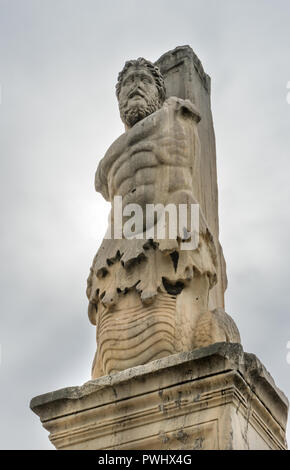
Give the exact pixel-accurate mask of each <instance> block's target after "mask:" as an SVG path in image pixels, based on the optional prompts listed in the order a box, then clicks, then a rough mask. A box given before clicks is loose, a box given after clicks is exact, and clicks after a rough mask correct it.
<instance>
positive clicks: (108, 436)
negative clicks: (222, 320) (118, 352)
mask: <svg viewBox="0 0 290 470" xmlns="http://www.w3.org/2000/svg"><path fill="white" fill-rule="evenodd" d="M30 406H31V409H32V410H33V411H34V412H35V413H36V414H37V415H38V416H39V417H40V419H41V421H42V424H43V426H44V428H45V429H46V430H48V431H49V432H50V436H49V437H50V440H51V442H52V443H53V445H54V446H55V447H56V448H57V449H84V450H92V449H93V450H96V449H106V450H108V449H120V450H121V449H139V450H142V449H146V450H148V449H154V450H156V449H161V450H166V449H170V450H171V449H173V450H179V449H187V450H189V449H286V448H287V443H286V438H285V431H286V422H287V413H288V400H287V398H286V397H285V396H284V394H283V393H282V392H281V391H280V390H279V389H278V388H277V387H276V385H275V383H274V381H273V379H272V377H271V376H270V374H269V373H268V372H267V370H266V369H265V367H264V366H263V365H262V364H261V362H260V361H259V360H258V359H257V357H256V356H254V355H253V354H248V353H244V352H243V349H242V346H241V345H239V344H230V343H216V344H214V345H212V346H209V347H206V348H202V349H198V350H195V351H192V352H189V353H180V354H176V355H173V356H169V357H166V358H163V359H160V360H157V361H154V362H151V363H149V364H146V365H144V366H138V367H134V368H132V369H127V370H125V371H123V372H120V373H117V374H112V375H109V376H104V377H100V378H99V379H96V380H92V381H89V382H87V383H85V384H84V385H82V386H81V387H68V388H64V389H61V390H57V391H54V392H51V393H47V394H45V395H40V396H38V397H35V398H33V399H32V401H31V405H30Z"/></svg>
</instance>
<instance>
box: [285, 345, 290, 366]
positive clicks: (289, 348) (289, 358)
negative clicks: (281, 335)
mask: <svg viewBox="0 0 290 470" xmlns="http://www.w3.org/2000/svg"><path fill="white" fill-rule="evenodd" d="M286 348H287V349H288V352H287V355H286V361H287V364H290V341H288V343H287V346H286Z"/></svg>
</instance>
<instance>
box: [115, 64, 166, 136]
mask: <svg viewBox="0 0 290 470" xmlns="http://www.w3.org/2000/svg"><path fill="white" fill-rule="evenodd" d="M116 95H117V98H118V101H119V109H120V116H121V119H122V121H123V122H124V124H125V126H126V128H130V127H132V126H134V124H136V122H138V121H140V120H141V119H144V118H145V117H146V116H149V115H150V114H152V113H154V112H155V111H157V109H159V108H161V106H162V104H163V102H164V100H165V85H164V79H163V77H162V75H161V73H160V70H159V68H158V67H157V66H156V65H154V64H152V62H150V61H149V60H146V59H143V58H141V57H140V58H139V59H137V60H130V61H128V62H126V64H125V66H124V68H123V70H122V71H121V72H120V73H119V76H118V82H117V85H116Z"/></svg>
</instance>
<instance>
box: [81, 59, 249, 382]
mask: <svg viewBox="0 0 290 470" xmlns="http://www.w3.org/2000/svg"><path fill="white" fill-rule="evenodd" d="M116 95H117V98H118V103H119V110H120V116H121V119H122V121H123V123H124V125H125V132H124V133H123V134H122V135H121V136H120V137H119V138H118V139H117V140H116V141H115V142H113V144H112V145H111V146H110V148H109V149H108V151H107V152H106V154H105V156H104V158H103V159H102V160H101V161H100V163H99V166H98V168H97V172H96V177H95V188H96V191H98V192H99V193H101V194H102V195H103V197H104V198H105V199H106V200H107V201H110V202H111V204H112V210H111V213H110V217H109V228H108V233H107V235H108V236H107V235H106V237H105V238H104V240H103V242H102V244H101V246H100V248H99V250H98V252H97V254H96V256H95V258H94V260H93V263H92V267H91V270H90V275H89V278H88V285H87V296H88V299H89V309H88V311H89V319H90V321H91V322H92V323H93V324H94V325H96V336H97V352H96V355H95V358H94V362H93V366H92V378H97V377H100V376H103V375H107V374H111V373H114V372H118V371H121V370H124V369H128V368H130V367H134V366H137V365H140V364H146V363H148V362H150V361H153V360H155V359H158V358H162V357H165V356H169V355H172V354H175V353H178V352H183V351H191V350H194V349H196V348H200V347H202V346H207V345H210V344H213V343H216V342H220V341H227V342H235V343H237V342H240V336H239V332H238V330H237V327H236V325H235V323H234V321H233V320H232V318H231V317H230V316H229V315H227V314H226V313H225V311H224V309H223V304H222V301H220V303H219V302H218V301H216V303H215V301H210V295H211V294H210V292H211V290H213V289H215V290H216V291H217V285H218V286H220V285H221V282H222V279H221V277H222V274H221V273H222V270H223V271H224V272H225V267H224V264H223V263H222V262H221V259H223V257H222V258H221V256H222V255H221V248H220V245H219V243H218V239H217V235H216V233H215V231H214V230H213V229H212V226H211V225H210V223H209V222H208V218H207V215H206V210H207V212H209V209H208V206H209V204H211V202H209V203H208V204H204V207H205V209H206V210H205V211H204V210H203V207H202V201H204V200H205V199H204V196H203V194H206V192H207V191H208V190H209V188H207V185H206V184H204V181H203V180H204V177H203V174H204V170H202V168H203V166H202V165H204V163H203V160H202V159H203V155H202V148H201V141H200V137H199V123H200V121H202V119H203V114H202V110H200V109H198V107H197V105H196V104H195V103H193V102H192V101H191V100H190V99H183V98H181V97H180V96H168V93H167V90H166V85H165V80H164V77H163V75H162V73H161V71H160V68H159V66H158V65H156V64H153V63H152V62H150V61H148V60H145V59H144V58H139V59H137V60H130V61H128V62H126V64H125V66H124V68H123V70H122V71H121V72H120V74H119V76H118V82H117V85H116ZM202 172H203V173H202ZM205 197H207V196H205ZM116 202H117V203H118V204H119V205H117V204H116ZM156 205H159V207H161V208H165V210H163V212H162V210H161V212H158V210H156V211H154V207H155V208H156ZM136 206H138V208H140V211H141V212H140V213H141V215H140V214H136V213H135V214H134V207H136ZM192 207H195V208H196V207H198V216H197V217H195V221H196V224H195V226H193V225H192V222H193V212H192V211H191V210H190V208H192ZM148 208H151V209H152V208H153V215H152V213H151V217H150V220H149V217H148V214H147V212H146V210H147V209H148ZM184 208H186V212H185V213H184V212H183V214H181V209H182V210H183V209H184ZM167 209H168V210H167ZM138 210H139V209H138ZM170 210H171V215H172V214H173V219H174V217H175V219H176V220H175V224H176V226H175V229H176V227H178V230H175V231H173V233H174V235H173V236H172V233H171V232H172V230H171V228H172V227H171V225H172V224H173V223H174V222H173V219H172V218H171V216H170ZM172 211H173V212H172ZM120 214H121V215H120ZM132 214H133V215H135V218H134V217H133V219H132ZM195 214H196V212H195ZM137 215H138V217H137ZM185 215H186V217H185ZM162 217H163V218H162ZM160 221H162V224H163V225H162V224H161V225H162V228H163V231H160V230H159V228H160V227H159V226H158V224H159V225H160ZM133 222H134V223H133ZM157 227H158V229H157ZM125 228H126V230H125ZM128 233H129V235H130V236H128ZM160 234H161V235H162V236H161V235H160ZM224 278H225V275H224V277H223V279H224ZM218 283H219V284H218ZM224 284H225V282H224ZM221 289H222V288H220V289H219V290H220V292H222V294H221V295H220V297H222V296H223V292H224V288H223V290H221ZM216 298H217V297H216Z"/></svg>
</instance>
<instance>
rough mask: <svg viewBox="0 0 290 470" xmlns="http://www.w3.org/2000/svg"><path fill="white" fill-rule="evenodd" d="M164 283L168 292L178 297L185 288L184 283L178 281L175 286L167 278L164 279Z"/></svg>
mask: <svg viewBox="0 0 290 470" xmlns="http://www.w3.org/2000/svg"><path fill="white" fill-rule="evenodd" d="M162 283H163V286H164V289H165V290H166V292H167V293H168V294H170V295H178V294H180V292H181V291H182V289H183V288H184V284H183V282H180V281H177V282H176V283H175V284H173V283H171V282H169V281H168V280H167V279H166V278H165V277H163V278H162Z"/></svg>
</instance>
